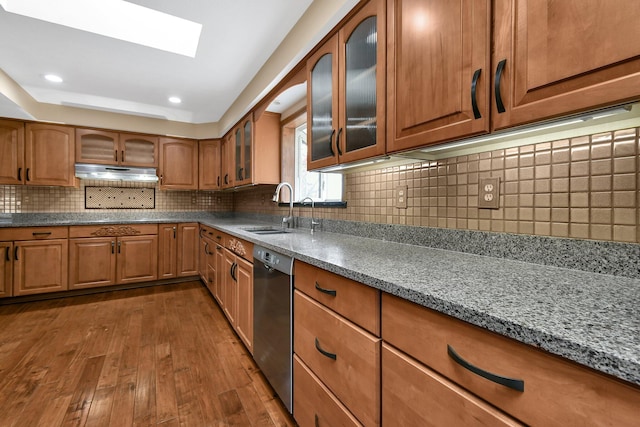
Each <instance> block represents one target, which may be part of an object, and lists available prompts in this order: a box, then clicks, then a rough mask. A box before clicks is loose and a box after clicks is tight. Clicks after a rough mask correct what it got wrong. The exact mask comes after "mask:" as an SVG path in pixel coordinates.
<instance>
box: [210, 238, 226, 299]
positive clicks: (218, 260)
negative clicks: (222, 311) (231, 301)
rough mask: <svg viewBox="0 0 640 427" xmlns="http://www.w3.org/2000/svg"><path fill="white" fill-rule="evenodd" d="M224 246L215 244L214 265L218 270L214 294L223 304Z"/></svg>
mask: <svg viewBox="0 0 640 427" xmlns="http://www.w3.org/2000/svg"><path fill="white" fill-rule="evenodd" d="M224 252H225V250H224V248H223V247H222V246H221V245H218V244H216V245H215V253H214V255H213V256H214V258H215V260H214V263H215V264H214V265H215V270H216V278H215V285H214V292H213V296H214V297H215V298H216V300H218V303H220V304H221V305H222V293H223V288H224V266H225V263H224Z"/></svg>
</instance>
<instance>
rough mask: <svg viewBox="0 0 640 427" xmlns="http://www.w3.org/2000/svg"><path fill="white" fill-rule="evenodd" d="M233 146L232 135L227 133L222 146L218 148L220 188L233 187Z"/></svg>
mask: <svg viewBox="0 0 640 427" xmlns="http://www.w3.org/2000/svg"><path fill="white" fill-rule="evenodd" d="M234 148H235V144H234V139H233V133H229V134H228V135H227V136H226V137H225V138H224V139H223V140H222V146H221V147H220V151H221V158H222V171H221V172H220V173H221V175H222V178H221V180H222V188H230V187H233V186H234V183H235V179H234V178H235V174H234V172H233V171H234V165H235V156H234V153H235V150H234Z"/></svg>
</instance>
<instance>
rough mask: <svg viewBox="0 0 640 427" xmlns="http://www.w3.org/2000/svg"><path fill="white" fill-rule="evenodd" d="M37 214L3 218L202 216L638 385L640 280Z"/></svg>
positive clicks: (319, 237)
mask: <svg viewBox="0 0 640 427" xmlns="http://www.w3.org/2000/svg"><path fill="white" fill-rule="evenodd" d="M38 215H41V216H40V217H38V216H31V217H29V218H28V219H25V220H23V221H12V222H11V223H10V225H6V224H3V223H2V220H3V218H1V217H0V227H3V226H4V227H6V226H14V227H15V226H30V225H31V226H36V225H84V224H95V223H113V224H118V223H132V222H140V223H145V222H147V223H152V222H158V223H161V222H178V221H181V222H185V221H188V222H196V221H198V222H201V223H203V224H206V225H209V226H212V227H216V228H218V229H220V230H222V231H224V232H227V233H229V234H231V235H234V236H236V237H240V238H243V239H246V240H248V241H250V242H253V243H256V244H259V245H262V246H264V247H266V248H268V249H271V250H274V251H277V252H280V253H283V254H285V255H289V256H292V257H294V258H296V259H298V260H301V261H304V262H307V263H309V264H312V265H315V266H317V267H320V268H323V269H326V270H328V271H331V272H334V273H337V274H339V275H342V276H345V277H348V278H350V279H353V280H356V281H358V282H361V283H364V284H366V285H369V286H371V287H374V288H377V289H380V290H382V291H385V292H388V293H390V294H393V295H396V296H399V297H402V298H405V299H407V300H409V301H413V302H415V303H417V304H420V305H422V306H425V307H428V308H432V309H435V310H437V311H439V312H442V313H445V314H448V315H451V316H453V317H456V318H458V319H461V320H464V321H467V322H469V323H472V324H475V325H477V326H480V327H483V328H485V329H488V330H490V331H493V332H496V333H499V334H501V335H504V336H507V337H510V338H514V339H516V340H518V341H521V342H523V343H526V344H530V345H533V346H535V347H539V348H541V349H544V350H546V351H548V352H550V353H552V354H556V355H559V356H562V357H565V358H567V359H570V360H573V361H575V362H578V363H580V364H583V365H585V366H589V367H591V368H594V369H596V370H599V371H601V372H605V373H608V374H611V375H613V376H616V377H618V378H621V379H624V380H626V381H629V382H631V383H634V384H637V385H640V310H638V307H640V280H639V279H634V278H627V277H620V276H613V275H608V274H599V273H591V272H585V271H580V270H572V269H567V268H559V267H552V266H546V265H540V264H531V263H526V262H521V261H515V260H510V259H504V258H494V257H487V256H481V255H473V254H469V253H463V252H454V251H449V250H443V249H434V248H429V247H425V246H417V245H409V244H403V243H396V242H390V241H386V240H378V239H372V238H366V237H358V236H353V235H345V234H339V233H330V232H324V231H321V232H316V233H315V234H313V235H311V234H310V232H309V230H308V229H296V230H293V231H292V232H291V233H286V234H271V235H257V234H255V233H251V232H249V231H246V230H245V229H246V228H250V227H252V226H256V225H259V224H260V222H259V221H256V220H251V219H246V218H228V217H224V216H222V217H221V216H216V215H213V214H206V213H192V214H190V213H189V212H184V213H180V214H166V213H165V214H162V213H157V214H153V215H147V216H146V217H144V218H141V217H135V219H134V217H133V216H131V217H128V218H125V217H121V218H118V219H117V220H116V219H112V218H99V216H93V217H88V216H86V214H85V215H76V216H74V215H70V216H63V215H58V216H56V215H46V214H38ZM263 224H264V223H263Z"/></svg>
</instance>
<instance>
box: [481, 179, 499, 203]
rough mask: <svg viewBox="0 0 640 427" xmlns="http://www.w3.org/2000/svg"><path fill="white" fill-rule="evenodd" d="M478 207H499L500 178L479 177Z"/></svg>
mask: <svg viewBox="0 0 640 427" xmlns="http://www.w3.org/2000/svg"><path fill="white" fill-rule="evenodd" d="M478 185H479V187H480V188H479V189H478V190H479V191H478V208H480V209H500V178H480V183H479V184H478Z"/></svg>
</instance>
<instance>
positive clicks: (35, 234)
mask: <svg viewBox="0 0 640 427" xmlns="http://www.w3.org/2000/svg"><path fill="white" fill-rule="evenodd" d="M31 234H32V235H33V236H34V237H35V236H50V235H51V232H50V231H39V232H33V233H31Z"/></svg>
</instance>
